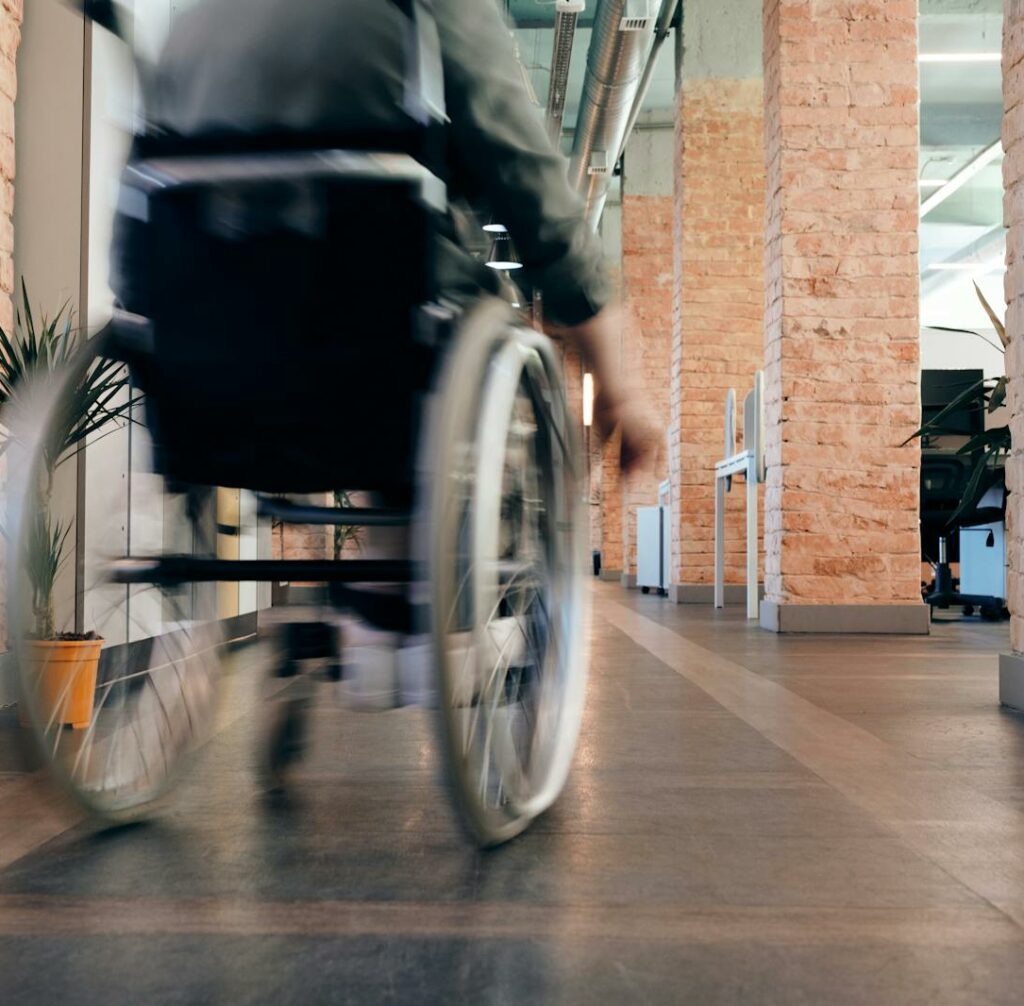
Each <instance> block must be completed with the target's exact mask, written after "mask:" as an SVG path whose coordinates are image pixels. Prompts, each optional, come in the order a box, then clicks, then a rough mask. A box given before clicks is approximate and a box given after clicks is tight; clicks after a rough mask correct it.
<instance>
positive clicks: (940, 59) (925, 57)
mask: <svg viewBox="0 0 1024 1006" xmlns="http://www.w3.org/2000/svg"><path fill="white" fill-rule="evenodd" d="M918 59H919V60H920V61H921V62H922V63H1001V62H1002V59H1003V54H1002V53H1001V52H922V53H921V54H920V56H918Z"/></svg>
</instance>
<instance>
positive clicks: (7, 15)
mask: <svg viewBox="0 0 1024 1006" xmlns="http://www.w3.org/2000/svg"><path fill="white" fill-rule="evenodd" d="M22 11H23V7H22V0H0V326H2V327H3V328H4V329H5V331H7V332H10V331H11V329H12V328H13V325H14V310H13V305H12V300H11V294H12V292H13V290H14V228H13V226H12V222H11V217H12V216H13V214H14V99H15V98H16V97H17V93H18V76H17V71H16V62H15V61H16V57H17V53H18V45H19V43H20V42H21V18H22ZM5 475H6V473H5V469H4V462H3V461H2V460H0V485H2V484H3V483H4V482H6V477H5ZM4 569H5V555H4V542H3V538H2V537H0V573H3V571H4ZM6 595H7V577H6V576H4V575H0V650H3V649H6V647H7V596H6Z"/></svg>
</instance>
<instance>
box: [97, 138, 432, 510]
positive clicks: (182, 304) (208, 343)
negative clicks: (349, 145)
mask: <svg viewBox="0 0 1024 1006" xmlns="http://www.w3.org/2000/svg"><path fill="white" fill-rule="evenodd" d="M444 202H445V192H444V186H443V184H442V183H440V182H439V181H438V180H437V179H436V178H434V176H432V175H431V174H430V173H429V172H428V171H426V169H424V168H423V167H422V166H421V165H420V164H418V163H417V162H416V161H415V160H414V159H412V158H411V157H408V156H405V155H402V154H374V153H365V152H348V151H342V150H315V151H309V150H307V151H302V150H299V151H291V152H283V153H274V152H263V153H259V152H257V153H245V154H240V155H239V154H205V155H194V154H189V155H179V156H168V157H155V158H146V159H142V160H136V161H133V162H132V163H130V164H129V165H128V167H127V168H126V170H125V173H124V180H123V185H122V190H121V197H120V203H119V213H118V218H117V224H116V228H115V249H114V263H113V269H112V275H113V277H114V280H113V284H114V287H115V292H116V293H117V295H118V296H119V298H120V299H121V301H122V302H123V304H124V307H125V308H126V309H127V311H128V312H130V314H131V315H133V316H135V319H136V323H135V324H134V325H133V329H134V331H135V333H136V334H137V332H138V329H139V323H138V321H137V319H139V318H142V319H145V322H144V324H145V325H146V326H148V329H149V335H150V345H149V348H148V351H147V352H143V353H138V352H136V355H135V359H134V361H133V362H134V364H135V371H136V373H137V374H138V375H139V377H138V379H139V383H140V384H141V385H142V387H143V389H144V390H145V391H146V393H147V400H148V402H149V415H150V424H151V426H152V427H154V429H155V430H156V433H157V437H158V442H159V446H160V449H161V451H162V452H163V457H164V466H165V471H166V473H167V474H170V475H172V476H175V477H177V478H179V479H181V480H183V481H191V482H210V483H215V484H220V485H240V486H245V487H247V488H259V489H269V490H274V489H277V490H289V491H313V490H319V489H325V490H326V489H331V488H344V487H357V486H358V485H359V484H360V483H363V484H366V485H369V484H370V483H372V482H377V481H379V479H378V475H379V474H382V473H378V472H377V471H376V469H375V468H374V464H379V462H380V461H381V460H382V458H383V457H387V456H388V455H390V457H389V458H388V463H389V464H390V465H391V466H392V467H395V468H396V469H400V468H401V467H402V466H403V465H406V464H408V463H410V461H411V458H410V457H409V456H408V455H409V454H410V452H411V436H412V434H411V428H412V422H413V417H412V414H411V411H410V410H411V409H412V404H411V403H412V400H413V398H414V396H415V394H416V392H417V391H419V390H422V389H423V388H424V387H425V386H426V384H427V383H428V382H429V378H430V372H431V369H432V366H433V360H434V354H433V351H432V349H431V347H430V346H429V345H427V344H426V343H424V342H423V341H422V340H421V339H420V338H419V334H420V333H419V331H418V322H419V318H420V310H421V306H422V305H423V304H424V303H425V302H426V301H428V300H429V299H430V298H431V297H432V296H433V295H434V293H435V289H434V278H433V274H432V263H433V260H434V255H433V240H434V228H435V223H436V221H437V218H438V214H439V212H440V211H441V210H442V209H443V208H444ZM137 345H138V342H137V340H136V346H137ZM360 435H362V436H364V437H365V436H371V435H372V437H373V438H374V439H375V440H376V441H377V442H378V447H377V448H376V450H369V449H368V448H363V447H362V446H360V445H358V444H356V443H354V438H357V437H359V436H360ZM371 462H373V463H371ZM339 468H342V469H344V471H343V472H339ZM337 479H343V481H332V480H337ZM373 487H376V486H373Z"/></svg>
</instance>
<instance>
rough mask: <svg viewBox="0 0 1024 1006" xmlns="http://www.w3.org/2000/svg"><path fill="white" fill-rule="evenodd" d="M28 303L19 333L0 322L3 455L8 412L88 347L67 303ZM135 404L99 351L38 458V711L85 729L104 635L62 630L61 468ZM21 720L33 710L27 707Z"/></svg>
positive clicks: (124, 377) (31, 526) (34, 605)
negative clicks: (30, 387) (56, 502)
mask: <svg viewBox="0 0 1024 1006" xmlns="http://www.w3.org/2000/svg"><path fill="white" fill-rule="evenodd" d="M21 295H22V305H21V307H20V308H19V309H18V311H17V313H16V318H15V326H14V332H13V334H8V333H7V332H6V331H4V330H3V328H2V327H0V456H2V455H3V454H4V453H6V451H7V450H8V448H9V447H10V446H11V444H12V442H13V440H14V438H15V437H16V436H17V434H16V432H14V431H12V430H11V429H10V427H9V426H8V424H7V423H6V422H5V421H4V416H5V413H6V412H7V410H8V409H9V408H10V407H11V405H12V403H14V402H16V401H17V400H18V396H19V393H20V391H21V389H22V388H24V387H25V386H26V384H27V383H28V382H31V381H32V380H35V379H40V378H44V377H46V376H48V375H53V374H66V373H70V372H72V369H71V368H72V367H73V365H74V362H75V360H76V359H77V354H78V352H79V350H80V347H81V341H80V340H79V338H78V333H77V332H76V330H75V328H74V326H73V321H74V315H73V312H72V311H71V310H70V308H69V307H68V305H67V304H65V305H64V306H63V307H61V308H60V310H59V311H58V312H57V313H56V315H55V316H54V317H53V318H52V319H46V318H45V317H44V318H43V319H42V322H41V324H39V325H37V324H36V322H35V319H34V317H33V314H32V309H31V305H30V301H29V297H28V291H27V289H26V287H25V284H24V282H23V283H22V289H21ZM132 404H133V401H132V398H131V393H130V391H129V381H128V374H127V369H126V368H125V367H124V366H123V365H122V364H120V363H118V362H117V361H113V360H108V359H103V358H102V357H100V358H98V359H97V361H96V362H95V363H94V364H93V365H92V366H90V367H88V368H87V369H86V370H84V371H83V373H82V375H81V377H79V378H78V379H77V380H75V381H74V382H73V383H72V385H71V386H70V387H69V388H68V389H67V390H66V393H65V395H64V397H63V398H62V399H61V408H60V412H59V419H58V420H57V422H55V423H54V425H53V428H52V429H51V430H50V431H49V436H48V437H46V439H45V441H44V444H43V450H42V457H41V458H40V459H39V462H40V463H39V471H38V484H37V485H36V486H35V490H36V496H35V501H34V505H33V506H32V507H31V509H30V513H29V516H28V524H27V533H26V534H25V538H24V543H23V549H22V552H23V561H24V563H25V573H26V582H27V583H28V585H29V589H30V590H31V594H32V596H31V598H30V599H24V598H22V599H19V601H20V602H21V603H25V602H26V600H27V601H29V602H30V603H29V604H28V605H27V608H28V610H29V612H30V619H29V620H30V625H29V627H28V629H27V637H28V638H27V640H26V645H25V650H24V659H26V660H28V661H29V663H30V665H31V669H32V670H33V672H34V673H33V674H32V679H33V680H35V681H37V682H38V692H37V694H38V702H39V709H38V712H39V714H40V715H41V716H42V717H44V718H45V719H47V720H53V719H54V718H55V717H57V716H59V717H60V721H61V722H62V723H65V724H69V725H71V726H72V727H75V728H78V729H82V728H84V727H87V726H88V725H89V724H90V722H91V721H92V713H93V700H94V696H95V691H96V677H97V671H98V667H99V660H100V651H101V649H102V647H103V640H102V639H101V638H100V637H99V636H97V634H96V633H95V632H84V633H74V632H57V629H56V613H55V610H54V586H55V584H56V580H57V576H58V574H59V572H60V570H61V568H62V567H63V565H64V563H65V562H66V561H67V559H68V554H67V551H68V549H67V546H68V540H69V537H70V534H71V529H72V523H71V522H68V523H63V522H61V521H58V520H55V519H54V516H53V512H52V511H53V488H54V475H55V473H56V472H57V470H58V468H59V467H60V466H61V465H62V464H64V463H66V462H67V461H68V460H70V459H71V458H73V457H75V456H76V454H77V453H78V451H80V450H83V449H84V448H85V446H86V443H87V441H88V438H89V437H90V436H91V435H92V434H94V433H97V432H98V431H99V430H100V429H101V428H102V427H103V426H105V425H106V424H107V423H108V422H110V421H111V420H117V419H126V418H127V417H128V414H129V410H130V408H131V406H132ZM20 712H21V718H22V722H23V723H25V722H26V721H27V716H26V711H25V710H24V709H22V710H20Z"/></svg>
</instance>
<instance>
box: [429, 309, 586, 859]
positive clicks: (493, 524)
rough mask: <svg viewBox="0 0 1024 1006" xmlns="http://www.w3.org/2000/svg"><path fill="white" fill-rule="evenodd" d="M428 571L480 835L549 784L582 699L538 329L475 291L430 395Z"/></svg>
mask: <svg viewBox="0 0 1024 1006" xmlns="http://www.w3.org/2000/svg"><path fill="white" fill-rule="evenodd" d="M432 427H433V430H432V436H431V439H432V443H433V450H432V453H431V455H430V456H431V458H432V461H431V463H430V465H429V476H428V477H429V479H430V485H429V489H428V490H427V492H428V494H429V498H430V501H431V506H430V528H429V533H428V537H429V539H430V550H429V560H428V576H429V581H430V583H431V587H432V591H433V603H432V605H431V613H432V616H431V617H432V619H433V627H432V629H433V638H434V645H435V663H436V668H437V671H438V675H439V709H440V726H441V738H442V747H443V750H444V754H445V760H446V765H447V771H448V779H449V783H450V789H451V791H452V794H453V796H454V800H455V802H456V804H457V806H458V808H459V810H460V811H461V814H462V818H463V820H464V823H465V824H466V826H467V827H468V829H469V831H470V833H471V834H472V835H473V837H474V838H475V839H476V840H477V841H478V842H479V843H480V844H481V845H484V846H488V845H496V844H499V843H501V842H504V841H507V840H508V839H510V838H512V837H513V836H515V835H516V834H518V833H519V832H521V831H522V830H523V829H524V828H525V827H526V826H527V825H528V824H529V823H530V821H532V820H533V819H534V818H535V817H536V816H537V815H538V814H540V813H542V812H543V811H544V810H546V809H547V808H548V807H549V806H550V805H551V804H552V803H553V802H554V800H555V799H556V798H557V797H558V795H559V793H560V792H561V790H562V788H563V786H564V784H565V781H566V778H567V776H568V773H569V768H570V764H571V761H572V758H573V754H574V752H575V748H576V741H577V737H578V733H579V725H580V719H581V716H582V711H583V701H584V691H585V680H586V662H585V659H584V653H583V648H584V639H585V624H584V621H585V614H586V612H585V597H584V590H583V583H582V578H581V570H582V558H583V544H584V542H583V540H582V528H583V521H582V503H583V499H582V491H581V483H580V479H579V469H578V466H579V459H578V451H577V449H576V438H575V434H574V430H573V429H572V425H571V423H570V421H569V418H568V414H567V410H566V405H565V397H564V391H563V387H562V381H561V375H560V368H559V366H558V363H557V361H556V359H555V357H554V354H553V350H552V347H551V345H550V343H549V342H548V340H547V339H545V338H544V337H543V336H541V335H539V334H538V333H537V332H534V331H532V330H529V329H523V328H517V327H515V326H514V325H513V322H512V318H511V315H510V313H509V309H508V307H507V306H506V305H504V304H503V303H501V302H496V301H487V302H485V303H483V304H481V305H479V306H478V307H477V308H476V309H475V310H474V311H473V312H471V313H470V314H469V315H468V317H467V318H466V320H465V321H464V323H463V325H462V326H461V330H460V332H459V333H458V334H457V336H456V338H455V342H454V344H453V347H452V349H451V351H450V354H449V359H448V362H447V366H446V371H445V374H444V376H443V378H442V381H441V384H440V387H439V389H438V395H437V396H436V403H435V414H434V419H433V423H432Z"/></svg>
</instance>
